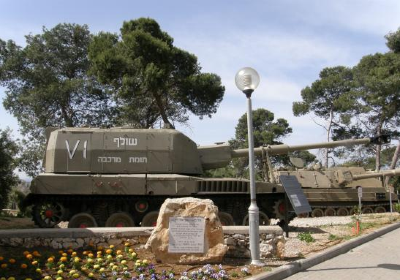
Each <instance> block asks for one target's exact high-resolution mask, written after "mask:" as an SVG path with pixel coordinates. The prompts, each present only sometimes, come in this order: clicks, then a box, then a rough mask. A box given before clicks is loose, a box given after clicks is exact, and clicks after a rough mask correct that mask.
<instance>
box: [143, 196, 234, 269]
mask: <svg viewBox="0 0 400 280" xmlns="http://www.w3.org/2000/svg"><path fill="white" fill-rule="evenodd" d="M170 217H204V219H205V230H204V236H205V239H204V246H205V248H204V253H169V252H168V247H169V218H170ZM145 248H146V249H151V251H152V252H153V253H154V255H155V256H156V260H157V261H158V262H162V263H177V264H178V263H179V264H206V263H207V264H208V263H210V264H211V263H220V262H221V261H222V259H223V257H224V256H225V254H226V252H227V251H228V246H227V245H225V244H224V234H223V231H222V225H221V222H220V221H219V219H218V208H217V207H216V206H215V205H214V203H213V202H212V201H211V200H209V199H197V198H192V197H186V198H176V199H167V200H166V201H165V202H164V203H163V205H162V206H161V209H160V214H159V216H158V219H157V226H156V227H155V228H154V230H153V231H152V233H151V235H150V238H149V239H148V241H147V243H146V246H145Z"/></svg>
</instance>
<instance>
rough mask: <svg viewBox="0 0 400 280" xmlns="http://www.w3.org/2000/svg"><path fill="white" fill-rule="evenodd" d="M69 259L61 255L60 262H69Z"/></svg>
mask: <svg viewBox="0 0 400 280" xmlns="http://www.w3.org/2000/svg"><path fill="white" fill-rule="evenodd" d="M67 260H68V259H67V257H61V258H60V262H67Z"/></svg>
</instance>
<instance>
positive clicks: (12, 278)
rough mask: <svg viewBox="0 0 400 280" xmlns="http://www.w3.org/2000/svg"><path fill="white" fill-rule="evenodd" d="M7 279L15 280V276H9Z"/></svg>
mask: <svg viewBox="0 0 400 280" xmlns="http://www.w3.org/2000/svg"><path fill="white" fill-rule="evenodd" d="M7 280H15V278H14V277H8V279H7Z"/></svg>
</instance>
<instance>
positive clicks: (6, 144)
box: [0, 129, 18, 210]
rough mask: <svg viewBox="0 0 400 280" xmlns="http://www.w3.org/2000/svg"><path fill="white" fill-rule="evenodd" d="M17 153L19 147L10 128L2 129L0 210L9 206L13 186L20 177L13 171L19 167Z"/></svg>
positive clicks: (0, 132) (0, 146)
mask: <svg viewBox="0 0 400 280" xmlns="http://www.w3.org/2000/svg"><path fill="white" fill-rule="evenodd" d="M17 153H18V147H17V145H16V144H15V142H14V141H13V140H12V139H11V136H10V130H9V129H6V130H0V210H1V209H3V208H5V207H6V206H7V204H8V201H9V193H10V191H11V188H12V187H13V186H15V185H16V184H17V183H18V177H17V176H15V175H14V173H13V172H14V169H15V168H16V167H17V161H16V156H17Z"/></svg>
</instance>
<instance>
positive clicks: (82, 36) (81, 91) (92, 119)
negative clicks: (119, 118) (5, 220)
mask: <svg viewBox="0 0 400 280" xmlns="http://www.w3.org/2000/svg"><path fill="white" fill-rule="evenodd" d="M91 40H92V36H91V34H90V32H89V30H88V27H87V26H86V25H77V24H58V25H57V26H55V27H54V28H52V29H50V30H48V29H46V28H45V27H44V28H43V33H42V34H38V35H27V36H26V46H25V47H24V48H22V47H20V46H17V45H16V44H15V43H14V42H13V41H11V40H10V41H7V42H5V41H3V40H0V85H2V86H4V87H6V89H7V90H6V98H5V99H4V102H3V105H4V107H5V108H6V109H7V110H8V111H9V112H10V113H12V114H13V115H14V116H15V117H16V118H17V120H18V122H19V124H20V127H21V132H22V134H23V135H25V136H26V138H25V140H24V141H25V142H24V145H23V151H22V162H21V163H22V169H24V170H25V171H26V172H27V173H28V174H29V175H31V176H33V175H35V174H36V173H37V172H38V169H39V167H40V164H39V162H40V160H41V159H42V158H43V146H44V145H43V144H44V142H45V137H44V129H45V128H46V127H49V126H55V127H64V126H68V127H71V126H102V125H109V124H112V123H113V122H114V120H115V109H114V104H113V102H112V100H111V99H110V95H109V94H108V90H107V88H106V87H105V86H103V85H101V84H100V83H98V82H97V81H96V79H95V78H94V77H93V76H89V75H88V74H87V71H88V69H89V59H88V46H89V43H90V42H91Z"/></svg>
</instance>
